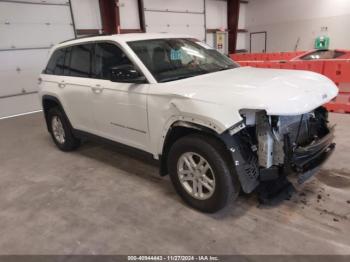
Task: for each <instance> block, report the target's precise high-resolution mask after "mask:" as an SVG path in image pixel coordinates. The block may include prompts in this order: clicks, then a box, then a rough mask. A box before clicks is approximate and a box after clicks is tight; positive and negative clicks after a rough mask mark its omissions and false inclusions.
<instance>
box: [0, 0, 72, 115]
mask: <svg viewBox="0 0 350 262" xmlns="http://www.w3.org/2000/svg"><path fill="white" fill-rule="evenodd" d="M71 38H74V27H73V23H72V16H71V9H70V4H69V1H67V0H47V1H41V0H30V1H29V0H27V1H2V0H0V61H1V63H0V80H1V84H0V118H1V117H6V116H11V115H16V114H21V113H26V112H30V111H36V110H39V109H40V107H41V106H40V103H39V100H38V95H37V81H38V80H37V79H38V75H39V74H40V72H41V71H42V69H43V67H44V65H45V63H46V61H47V59H48V52H49V49H50V48H51V46H52V45H54V44H57V43H59V42H61V41H63V40H66V39H71Z"/></svg>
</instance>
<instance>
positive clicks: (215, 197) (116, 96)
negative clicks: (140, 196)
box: [39, 34, 338, 212]
mask: <svg viewBox="0 0 350 262" xmlns="http://www.w3.org/2000/svg"><path fill="white" fill-rule="evenodd" d="M39 80H40V84H39V89H40V97H41V100H42V105H43V109H44V113H45V118H46V121H47V127H48V130H49V132H50V133H51V135H52V138H53V140H54V142H55V143H56V145H57V146H58V148H59V149H61V150H63V151H70V150H73V149H76V148H77V147H78V146H79V144H80V139H81V138H82V137H102V138H104V139H107V140H109V141H113V142H117V143H119V144H123V145H127V146H128V147H130V148H136V149H138V150H141V151H143V152H147V153H149V154H151V155H152V156H153V158H154V159H157V160H159V163H160V173H161V175H166V174H170V177H171V181H172V183H173V184H174V187H175V189H176V191H177V192H178V193H179V195H180V196H181V197H182V198H183V200H184V201H185V202H186V203H188V204H189V205H191V206H192V207H194V208H196V209H199V210H201V211H204V212H215V211H217V210H219V209H221V208H223V207H224V206H225V205H226V204H227V202H228V201H229V200H233V199H235V198H236V197H237V195H238V193H239V191H240V189H242V190H243V191H244V192H246V193H250V192H252V191H253V190H255V189H256V188H257V187H258V186H259V184H260V185H261V184H264V183H266V181H272V182H273V181H279V180H278V179H279V178H281V177H284V176H285V174H287V173H291V172H293V173H296V174H297V175H298V176H299V181H300V182H303V181H304V180H306V179H307V178H308V177H310V176H311V175H312V174H313V173H314V171H315V169H316V168H317V167H318V166H319V165H320V164H321V163H322V162H323V161H324V160H325V159H326V157H327V156H328V155H329V154H330V152H332V149H333V148H334V143H333V142H332V140H333V129H332V128H329V127H328V124H327V123H328V121H327V111H326V110H325V109H324V108H323V107H322V104H324V103H326V102H328V101H330V100H331V99H332V98H334V97H335V96H336V95H337V93H338V89H337V87H336V86H335V85H334V83H333V82H331V81H330V80H329V79H328V78H326V77H324V76H322V75H319V74H316V73H312V72H306V71H290V70H275V69H258V68H251V67H239V66H238V65H237V64H236V63H235V62H233V61H232V60H230V59H229V58H227V57H226V56H224V55H221V54H220V53H218V52H217V51H216V50H214V49H212V48H211V47H209V46H208V45H206V44H204V43H201V42H199V41H198V40H195V39H192V38H190V37H188V36H179V35H168V34H126V35H109V36H97V37H89V38H82V39H76V40H72V41H67V42H64V43H61V44H59V45H57V46H55V47H54V48H53V50H52V52H51V57H50V59H49V62H48V64H47V67H46V69H44V71H43V73H42V74H41V76H40V79H39ZM276 179H277V180H276ZM275 184H276V183H275Z"/></svg>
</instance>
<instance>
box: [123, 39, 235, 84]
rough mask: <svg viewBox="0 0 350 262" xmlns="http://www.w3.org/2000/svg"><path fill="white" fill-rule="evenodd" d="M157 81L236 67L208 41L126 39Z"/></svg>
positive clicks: (172, 79) (166, 80)
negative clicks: (206, 42)
mask: <svg viewBox="0 0 350 262" xmlns="http://www.w3.org/2000/svg"><path fill="white" fill-rule="evenodd" d="M128 45H129V46H130V47H131V49H132V50H133V51H134V52H135V53H136V55H137V56H138V57H139V58H140V59H141V61H142V62H143V63H144V65H145V66H146V67H147V69H148V70H149V71H150V72H151V73H152V75H153V76H154V78H155V79H156V80H157V81H158V82H168V81H174V80H178V79H183V78H188V77H193V76H197V75H201V74H207V73H212V72H217V71H222V70H227V69H232V68H236V67H238V65H237V64H236V63H234V62H233V61H232V60H231V59H230V58H228V57H226V56H224V55H222V54H220V53H219V52H218V51H216V50H215V49H213V48H211V47H209V46H208V45H206V44H204V43H202V42H199V41H196V40H192V39H182V38H169V39H152V40H142V41H133V42H128Z"/></svg>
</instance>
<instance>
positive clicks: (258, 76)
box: [160, 67, 338, 115]
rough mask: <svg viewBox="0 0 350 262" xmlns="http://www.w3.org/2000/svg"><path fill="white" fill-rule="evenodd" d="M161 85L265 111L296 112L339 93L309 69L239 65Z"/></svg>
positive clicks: (172, 90) (206, 99) (232, 105)
mask: <svg viewBox="0 0 350 262" xmlns="http://www.w3.org/2000/svg"><path fill="white" fill-rule="evenodd" d="M160 85H162V91H163V92H166V93H168V94H169V95H176V96H181V97H184V98H185V97H186V98H191V99H194V100H200V101H202V102H207V103H211V104H217V105H223V106H225V107H230V108H232V109H235V110H237V111H239V110H240V109H262V110H266V112H267V114H268V115H299V114H303V113H307V112H310V111H312V110H313V109H315V108H317V107H319V106H321V105H323V104H325V103H327V102H329V101H330V100H331V99H333V98H334V97H335V96H336V95H337V94H338V88H337V86H336V85H335V84H334V83H333V82H332V81H331V80H330V79H328V78H327V77H325V76H323V75H320V74H317V73H314V72H309V71H299V70H284V69H262V68H252V67H239V68H235V69H232V70H226V71H221V72H216V73H211V74H205V75H200V76H196V77H191V78H187V79H183V80H178V81H174V82H168V83H164V84H160Z"/></svg>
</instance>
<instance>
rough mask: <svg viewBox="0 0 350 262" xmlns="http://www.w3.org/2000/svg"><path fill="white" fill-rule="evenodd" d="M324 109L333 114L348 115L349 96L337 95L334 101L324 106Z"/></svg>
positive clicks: (349, 111)
mask: <svg viewBox="0 0 350 262" xmlns="http://www.w3.org/2000/svg"><path fill="white" fill-rule="evenodd" d="M326 108H327V109H328V110H329V111H331V112H335V113H347V114H349V113H350V94H339V95H338V96H337V97H336V98H335V99H334V101H331V102H329V103H327V104H326Z"/></svg>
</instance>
